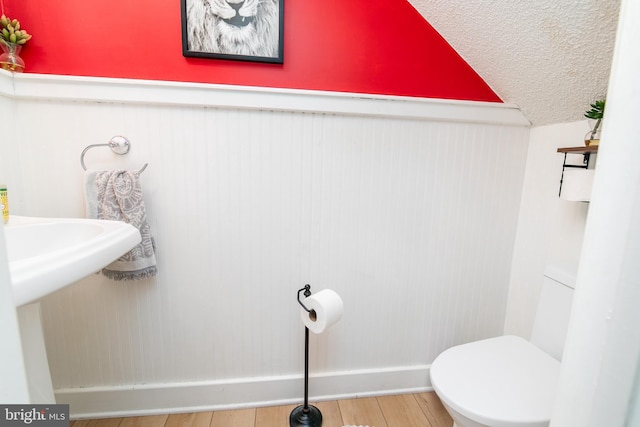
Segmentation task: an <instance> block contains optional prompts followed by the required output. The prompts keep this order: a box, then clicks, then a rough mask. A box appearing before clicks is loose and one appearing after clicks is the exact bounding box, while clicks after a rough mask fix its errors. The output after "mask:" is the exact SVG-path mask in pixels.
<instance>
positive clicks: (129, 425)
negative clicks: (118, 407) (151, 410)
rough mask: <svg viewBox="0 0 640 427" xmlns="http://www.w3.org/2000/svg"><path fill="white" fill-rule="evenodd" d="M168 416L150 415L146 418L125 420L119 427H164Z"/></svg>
mask: <svg viewBox="0 0 640 427" xmlns="http://www.w3.org/2000/svg"><path fill="white" fill-rule="evenodd" d="M167 418H169V416H168V415H149V416H145V417H126V418H123V419H122V421H121V422H120V424H118V427H162V426H164V424H165V423H166V422H167Z"/></svg>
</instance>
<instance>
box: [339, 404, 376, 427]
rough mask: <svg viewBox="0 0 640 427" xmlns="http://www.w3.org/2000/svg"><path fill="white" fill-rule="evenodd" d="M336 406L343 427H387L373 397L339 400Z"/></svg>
mask: <svg viewBox="0 0 640 427" xmlns="http://www.w3.org/2000/svg"><path fill="white" fill-rule="evenodd" d="M338 405H339V406H340V412H341V413H342V420H343V421H344V425H355V426H360V425H362V426H371V427H373V426H375V427H388V426H387V422H386V420H385V419H384V415H383V414H382V410H381V409H380V405H378V400H377V399H376V398H375V397H363V398H359V399H346V400H340V401H339V402H338Z"/></svg>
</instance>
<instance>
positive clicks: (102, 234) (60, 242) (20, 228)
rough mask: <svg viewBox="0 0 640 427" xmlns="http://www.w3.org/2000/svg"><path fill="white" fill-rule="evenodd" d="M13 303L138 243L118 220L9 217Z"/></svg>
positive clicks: (7, 234)
mask: <svg viewBox="0 0 640 427" xmlns="http://www.w3.org/2000/svg"><path fill="white" fill-rule="evenodd" d="M4 233H5V240H6V243H7V255H8V259H9V272H10V274H11V283H12V286H13V294H14V298H15V303H16V306H21V305H24V304H29V303H31V302H34V301H36V300H38V299H40V298H42V297H43V296H45V295H48V294H50V293H52V292H54V291H57V290H58V289H60V288H63V287H65V286H67V285H70V284H72V283H73V282H75V281H77V280H80V279H82V278H83V277H86V276H89V275H90V274H92V273H95V272H97V271H99V270H100V269H101V268H103V267H105V266H107V265H108V264H110V263H111V262H113V261H115V260H116V259H118V258H119V257H120V256H122V255H124V254H125V253H127V252H128V251H129V250H131V249H132V248H133V247H134V246H136V245H137V244H138V243H140V240H141V237H140V232H139V231H138V230H137V229H136V228H135V227H133V226H132V225H129V224H126V223H124V222H121V221H104V220H96V219H81V218H64V219H63V218H32V217H20V216H12V217H11V219H10V220H9V223H8V224H7V225H5V227H4Z"/></svg>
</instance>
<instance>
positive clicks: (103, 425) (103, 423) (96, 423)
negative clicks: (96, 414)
mask: <svg viewBox="0 0 640 427" xmlns="http://www.w3.org/2000/svg"><path fill="white" fill-rule="evenodd" d="M122 420H123V418H101V419H97V420H89V424H86V426H87V427H118V426H119V425H120V423H121V422H122ZM85 421H86V420H85Z"/></svg>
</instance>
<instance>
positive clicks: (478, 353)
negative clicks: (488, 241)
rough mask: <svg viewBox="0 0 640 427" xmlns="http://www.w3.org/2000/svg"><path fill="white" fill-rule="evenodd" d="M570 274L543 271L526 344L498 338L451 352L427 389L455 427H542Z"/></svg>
mask: <svg viewBox="0 0 640 427" xmlns="http://www.w3.org/2000/svg"><path fill="white" fill-rule="evenodd" d="M574 286H575V274H574V273H573V272H572V270H569V269H567V268H566V267H557V266H552V267H548V268H547V270H546V271H545V277H544V282H543V288H542V293H541V296H540V300H539V302H538V308H537V312H536V318H535V321H534V328H533V332H532V336H531V342H530V341H527V340H525V339H523V338H521V337H517V336H501V337H495V338H489V339H485V340H481V341H476V342H471V343H467V344H462V345H459V346H455V347H451V348H449V349H447V350H445V351H444V352H442V353H441V354H440V355H439V356H438V357H437V358H436V360H434V362H433V363H432V365H431V369H430V375H431V384H432V386H433V389H434V390H435V392H436V394H437V395H438V397H439V398H440V400H441V401H442V404H443V405H444V407H445V408H446V409H447V411H448V412H449V414H450V415H451V418H453V420H454V426H455V427H546V426H548V425H549V421H550V419H551V411H552V408H553V402H554V400H555V394H556V388H557V382H558V377H559V374H560V358H561V356H562V351H563V348H564V341H565V337H566V331H567V327H568V323H569V315H570V311H571V303H572V297H573V287H574Z"/></svg>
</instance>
